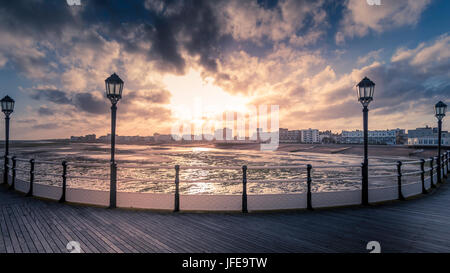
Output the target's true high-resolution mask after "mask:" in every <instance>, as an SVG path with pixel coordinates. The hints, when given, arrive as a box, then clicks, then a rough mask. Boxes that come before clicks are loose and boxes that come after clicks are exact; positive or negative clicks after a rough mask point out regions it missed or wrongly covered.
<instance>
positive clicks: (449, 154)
mask: <svg viewBox="0 0 450 273" xmlns="http://www.w3.org/2000/svg"><path fill="white" fill-rule="evenodd" d="M449 166H450V151H447V173H448V168H449Z"/></svg>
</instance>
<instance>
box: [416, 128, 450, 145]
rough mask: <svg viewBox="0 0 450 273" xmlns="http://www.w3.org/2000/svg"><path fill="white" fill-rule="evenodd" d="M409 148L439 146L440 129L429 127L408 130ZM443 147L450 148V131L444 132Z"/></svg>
mask: <svg viewBox="0 0 450 273" xmlns="http://www.w3.org/2000/svg"><path fill="white" fill-rule="evenodd" d="M408 145H409V146H437V145H438V128H432V127H429V126H428V125H427V126H425V127H422V128H416V129H413V130H408ZM441 145H443V146H450V134H449V133H448V131H442V139H441Z"/></svg>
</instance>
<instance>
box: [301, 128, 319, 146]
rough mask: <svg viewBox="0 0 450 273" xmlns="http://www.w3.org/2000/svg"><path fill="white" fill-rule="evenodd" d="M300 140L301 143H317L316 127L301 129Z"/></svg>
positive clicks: (317, 131) (317, 132) (317, 133)
mask: <svg viewBox="0 0 450 273" xmlns="http://www.w3.org/2000/svg"><path fill="white" fill-rule="evenodd" d="M301 142H302V143H319V142H320V138H319V130H318V129H311V128H309V129H306V130H301Z"/></svg>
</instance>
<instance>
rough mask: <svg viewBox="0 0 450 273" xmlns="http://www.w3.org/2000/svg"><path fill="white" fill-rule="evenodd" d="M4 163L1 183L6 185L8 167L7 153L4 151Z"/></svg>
mask: <svg viewBox="0 0 450 273" xmlns="http://www.w3.org/2000/svg"><path fill="white" fill-rule="evenodd" d="M4 161H5V162H4V164H3V184H6V185H8V179H9V178H8V175H9V167H8V163H9V160H8V155H7V154H6V153H5V159H4Z"/></svg>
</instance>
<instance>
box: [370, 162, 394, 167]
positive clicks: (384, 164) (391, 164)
mask: <svg viewBox="0 0 450 273" xmlns="http://www.w3.org/2000/svg"><path fill="white" fill-rule="evenodd" d="M396 165H397V163H379V164H370V163H369V166H370V167H381V166H396Z"/></svg>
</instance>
